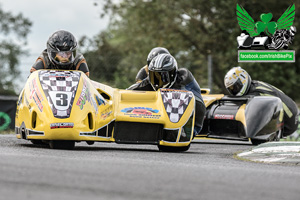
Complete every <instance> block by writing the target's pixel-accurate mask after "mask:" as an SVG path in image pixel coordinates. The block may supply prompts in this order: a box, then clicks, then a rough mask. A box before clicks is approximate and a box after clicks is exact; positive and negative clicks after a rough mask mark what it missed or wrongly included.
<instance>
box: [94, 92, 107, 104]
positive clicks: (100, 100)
mask: <svg viewBox="0 0 300 200" xmlns="http://www.w3.org/2000/svg"><path fill="white" fill-rule="evenodd" d="M95 96H96V97H95V98H96V101H97V103H98V105H99V106H101V105H102V104H104V105H105V100H104V99H102V98H101V97H99V96H98V95H95Z"/></svg>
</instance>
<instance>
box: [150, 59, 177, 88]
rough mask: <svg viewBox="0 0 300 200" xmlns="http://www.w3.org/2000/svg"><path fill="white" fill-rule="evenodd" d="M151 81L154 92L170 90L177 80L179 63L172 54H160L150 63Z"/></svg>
mask: <svg viewBox="0 0 300 200" xmlns="http://www.w3.org/2000/svg"><path fill="white" fill-rule="evenodd" d="M148 69H149V80H150V83H151V85H152V87H153V89H154V90H157V89H159V88H170V87H172V85H173V84H174V83H175V81H176V78H177V69H178V67H177V62H176V60H175V58H174V57H173V56H171V55H170V54H159V55H158V56H156V57H154V58H153V59H152V61H151V62H150V65H149V67H148Z"/></svg>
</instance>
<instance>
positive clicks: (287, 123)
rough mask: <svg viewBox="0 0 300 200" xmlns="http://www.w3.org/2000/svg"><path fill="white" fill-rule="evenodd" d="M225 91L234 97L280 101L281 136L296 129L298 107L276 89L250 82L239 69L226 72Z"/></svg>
mask: <svg viewBox="0 0 300 200" xmlns="http://www.w3.org/2000/svg"><path fill="white" fill-rule="evenodd" d="M224 84H225V87H226V89H227V91H228V92H229V93H230V94H231V95H234V96H243V95H255V96H275V97H278V98H280V99H281V101H282V103H283V110H284V130H283V136H288V135H290V134H292V133H294V132H295V131H296V130H297V127H298V107H297V105H296V103H295V102H294V101H293V100H292V99H291V98H290V97H288V96H287V95H286V94H284V93H283V92H282V91H281V90H279V89H277V88H276V87H274V86H272V85H270V84H268V83H265V82H262V81H256V80H252V79H251V77H250V75H249V74H248V73H247V72H246V71H245V70H244V69H242V68H241V67H234V68H232V69H231V70H229V71H228V72H227V74H226V75H225V78H224Z"/></svg>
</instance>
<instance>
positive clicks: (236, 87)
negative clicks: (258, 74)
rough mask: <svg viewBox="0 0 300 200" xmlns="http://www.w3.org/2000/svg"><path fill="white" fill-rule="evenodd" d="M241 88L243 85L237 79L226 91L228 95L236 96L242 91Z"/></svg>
mask: <svg viewBox="0 0 300 200" xmlns="http://www.w3.org/2000/svg"><path fill="white" fill-rule="evenodd" d="M242 88H243V83H242V82H241V80H240V79H238V80H237V81H236V82H235V83H234V84H232V85H231V86H229V87H227V90H228V91H229V93H230V94H232V95H237V94H238V93H239V92H240V91H241V90H242Z"/></svg>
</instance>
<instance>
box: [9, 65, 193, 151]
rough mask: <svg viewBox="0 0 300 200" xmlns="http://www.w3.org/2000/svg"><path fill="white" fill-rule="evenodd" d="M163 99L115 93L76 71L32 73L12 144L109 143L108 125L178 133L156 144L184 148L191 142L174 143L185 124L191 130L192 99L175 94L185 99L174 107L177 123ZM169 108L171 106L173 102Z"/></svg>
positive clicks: (158, 94) (20, 104)
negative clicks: (132, 125) (149, 127)
mask: <svg viewBox="0 0 300 200" xmlns="http://www.w3.org/2000/svg"><path fill="white" fill-rule="evenodd" d="M61 80H66V81H61ZM168 93H176V91H174V90H170V91H168V90H162V91H161V90H159V91H155V92H143V91H129V90H119V89H116V88H112V87H109V86H107V85H104V84H101V83H98V82H95V81H91V80H90V79H89V78H88V77H87V76H86V75H85V74H84V73H82V72H80V71H68V72H66V71H60V70H38V71H35V72H33V73H32V74H31V75H30V76H29V78H28V80H27V82H26V85H25V87H24V89H23V91H22V92H21V94H20V96H19V101H18V105H17V112H16V120H15V126H16V133H17V138H24V139H29V140H74V141H106V142H114V141H115V138H114V125H113V124H114V123H116V122H136V123H155V124H161V125H162V126H163V129H166V130H173V129H174V130H178V137H177V140H176V142H167V141H163V140H161V141H159V144H160V145H166V146H187V145H189V143H190V141H191V140H192V136H191V138H190V140H189V141H188V142H186V141H185V142H179V138H180V134H181V130H182V129H183V127H184V126H185V125H186V123H187V122H188V121H189V120H190V119H193V121H192V123H191V125H192V127H193V126H194V118H195V117H194V115H193V113H194V107H195V97H194V96H193V94H192V93H191V92H187V91H177V93H178V95H183V96H184V95H185V97H186V99H184V98H182V99H181V101H180V102H181V103H182V102H185V103H186V104H187V106H186V107H185V108H184V109H185V110H184V111H182V113H180V117H178V115H175V117H174V116H173V114H170V111H168V112H169V113H168V112H167V111H166V110H168V109H169V107H168V105H167V103H166V102H163V98H165V97H163V95H164V94H166V95H165V96H168ZM176 95H177V94H176ZM187 98H188V100H187ZM186 101H188V102H186ZM164 103H165V104H164ZM173 103H174V104H176V103H177V102H176V99H175V100H173ZM191 131H192V132H193V129H191Z"/></svg>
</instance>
